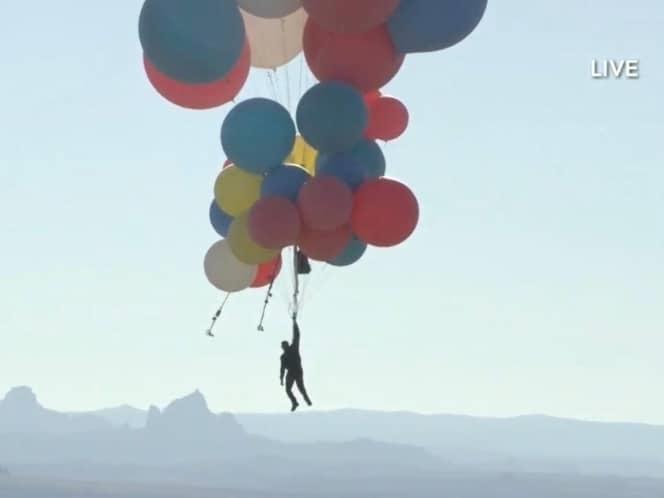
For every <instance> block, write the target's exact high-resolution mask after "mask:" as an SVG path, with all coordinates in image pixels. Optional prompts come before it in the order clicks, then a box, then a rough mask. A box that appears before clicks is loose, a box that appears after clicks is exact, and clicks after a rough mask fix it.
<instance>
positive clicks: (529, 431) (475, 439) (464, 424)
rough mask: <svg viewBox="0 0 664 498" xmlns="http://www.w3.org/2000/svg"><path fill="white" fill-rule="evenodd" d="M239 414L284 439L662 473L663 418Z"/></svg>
mask: <svg viewBox="0 0 664 498" xmlns="http://www.w3.org/2000/svg"><path fill="white" fill-rule="evenodd" d="M237 417H238V420H239V421H240V423H241V424H242V425H243V426H244V427H245V429H246V430H247V432H249V433H251V434H257V435H262V436H265V437H269V438H272V439H276V440H280V441H287V442H308V441H327V442H339V441H346V440H349V439H354V438H357V437H360V436H362V437H368V438H372V439H376V440H380V441H385V442H388V443H395V444H408V445H415V446H419V447H422V448H426V449H428V450H430V451H431V452H433V453H435V454H437V455H439V456H441V457H444V458H448V459H450V460H452V461H454V462H456V463H459V464H473V465H488V466H491V467H492V468H498V467H500V468H505V469H510V470H529V471H539V470H545V471H552V470H555V471H564V472H569V471H572V472H586V471H588V472H600V473H616V474H630V475H656V476H664V427H661V426H650V425H643V424H624V423H623V424H621V423H598V422H582V421H576V420H566V419H558V418H553V417H546V416H523V417H515V418H503V419H500V418H477V417H468V416H454V415H418V414H414V413H406V412H393V413H385V412H371V411H360V410H340V411H332V412H310V413H300V414H297V415H296V416H285V415H280V414H274V415H269V414H268V415H257V414H242V415H237Z"/></svg>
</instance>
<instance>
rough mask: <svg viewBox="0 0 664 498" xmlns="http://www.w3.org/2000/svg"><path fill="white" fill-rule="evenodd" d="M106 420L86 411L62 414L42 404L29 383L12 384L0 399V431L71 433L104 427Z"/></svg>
mask: <svg viewBox="0 0 664 498" xmlns="http://www.w3.org/2000/svg"><path fill="white" fill-rule="evenodd" d="M109 428H110V424H109V423H108V422H107V421H106V420H105V419H104V418H102V417H97V416H94V415H90V414H77V415H73V414H64V413H58V412H55V411H52V410H47V409H46V408H44V407H42V406H41V405H40V404H39V402H38V401H37V397H36V396H35V394H34V393H33V392H32V390H31V389H30V388H29V387H16V388H14V389H12V390H11V391H9V393H7V395H6V396H5V398H4V399H3V400H2V401H0V434H2V433H32V434H34V433H36V432H38V433H45V434H71V433H78V432H93V431H103V430H108V429H109Z"/></svg>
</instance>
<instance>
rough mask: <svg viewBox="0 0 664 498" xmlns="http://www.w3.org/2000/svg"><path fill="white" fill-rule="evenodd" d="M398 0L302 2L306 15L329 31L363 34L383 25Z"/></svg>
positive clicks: (397, 4)
mask: <svg viewBox="0 0 664 498" xmlns="http://www.w3.org/2000/svg"><path fill="white" fill-rule="evenodd" d="M399 1H400V0H302V5H303V6H304V10H306V11H307V14H309V16H311V18H312V19H314V20H315V21H316V22H317V23H318V24H320V25H321V26H323V27H324V28H325V29H328V30H330V31H336V32H340V33H363V32H365V31H368V30H369V29H371V28H375V27H376V26H378V25H380V24H383V23H384V22H385V21H387V19H388V18H389V17H390V16H391V15H392V13H393V12H394V11H395V10H396V9H397V7H398V6H399Z"/></svg>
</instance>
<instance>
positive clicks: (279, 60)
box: [240, 8, 307, 69]
mask: <svg viewBox="0 0 664 498" xmlns="http://www.w3.org/2000/svg"><path fill="white" fill-rule="evenodd" d="M240 12H241V13H242V17H243V18H244V26H245V30H246V32H247V39H248V40H249V46H250V47H251V65H252V66H253V67H260V68H265V69H275V68H277V67H279V66H283V65H284V64H287V63H288V62H290V61H291V60H293V59H294V58H295V57H297V55H298V54H299V53H300V52H302V37H303V36H304V26H305V24H306V23H307V13H306V12H305V10H304V9H302V8H300V9H297V10H296V11H295V12H293V13H291V14H290V15H289V16H286V17H283V18H280V19H266V18H264V17H257V16H255V15H252V14H250V13H248V12H245V11H244V10H240Z"/></svg>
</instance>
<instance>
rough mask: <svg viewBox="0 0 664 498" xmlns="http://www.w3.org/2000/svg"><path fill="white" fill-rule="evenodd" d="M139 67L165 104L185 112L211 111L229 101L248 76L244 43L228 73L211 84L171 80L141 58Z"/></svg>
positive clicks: (248, 57) (248, 58)
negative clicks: (140, 66)
mask: <svg viewBox="0 0 664 498" xmlns="http://www.w3.org/2000/svg"><path fill="white" fill-rule="evenodd" d="M143 65H144V67H145V72H146V74H147V76H148V80H150V83H151V84H152V86H153V87H154V88H155V90H157V92H159V94H160V95H161V96H162V97H164V98H165V99H166V100H168V101H169V102H171V103H173V104H175V105H179V106H180V107H184V108H187V109H197V110H202V109H212V108H214V107H219V106H221V105H223V104H225V103H227V102H230V101H231V100H233V99H234V98H235V97H236V96H237V94H238V93H240V90H242V87H243V86H244V84H245V82H246V81H247V77H248V76H249V69H250V67H251V51H250V48H249V43H248V42H246V43H245V45H244V50H243V51H242V54H241V55H240V59H239V60H238V61H237V62H236V63H235V66H234V67H233V69H232V70H231V72H230V73H229V74H228V75H226V77H225V78H224V79H222V80H219V81H215V82H212V83H204V84H189V83H182V82H180V81H177V80H174V79H172V78H170V77H168V76H166V75H165V74H163V73H161V72H159V71H158V70H157V68H155V67H154V65H153V64H152V63H151V62H150V61H149V60H148V59H147V57H145V55H144V56H143Z"/></svg>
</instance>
